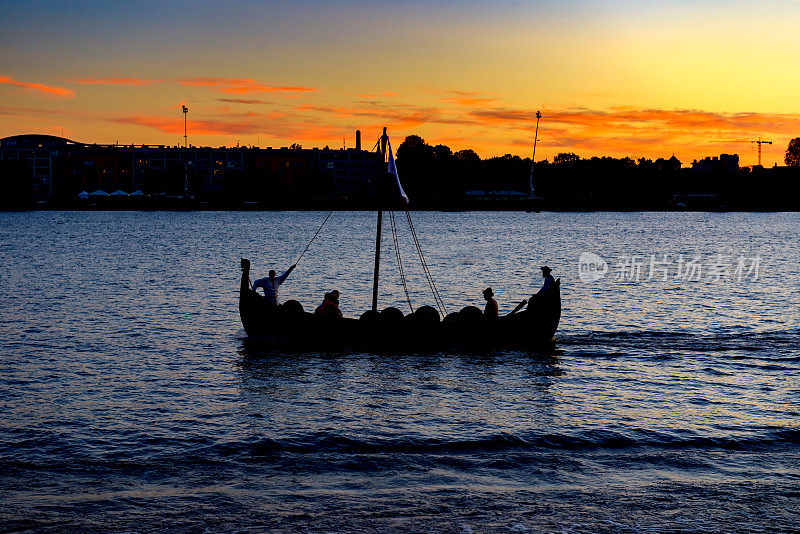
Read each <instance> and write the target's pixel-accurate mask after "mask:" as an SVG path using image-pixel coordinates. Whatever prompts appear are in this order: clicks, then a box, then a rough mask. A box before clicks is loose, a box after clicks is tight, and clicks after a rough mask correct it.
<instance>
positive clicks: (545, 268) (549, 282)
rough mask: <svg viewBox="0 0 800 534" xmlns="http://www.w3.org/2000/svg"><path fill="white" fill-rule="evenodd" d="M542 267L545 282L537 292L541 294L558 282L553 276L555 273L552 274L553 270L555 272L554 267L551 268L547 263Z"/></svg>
mask: <svg viewBox="0 0 800 534" xmlns="http://www.w3.org/2000/svg"><path fill="white" fill-rule="evenodd" d="M540 269H541V270H542V277H543V278H544V284H543V285H542V289H540V290H539V292H538V293H536V294H537V295H540V294H542V293H544V292H546V291H548V290H549V289H550V288H552V287H553V284H555V283H556V281H555V279H554V278H553V275H551V274H550V273H551V272H553V269H551V268H550V267H548V266H547V265H545V266H543V267H540Z"/></svg>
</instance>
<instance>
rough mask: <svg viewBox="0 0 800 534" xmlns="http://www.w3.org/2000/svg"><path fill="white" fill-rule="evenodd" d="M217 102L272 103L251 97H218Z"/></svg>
mask: <svg viewBox="0 0 800 534" xmlns="http://www.w3.org/2000/svg"><path fill="white" fill-rule="evenodd" d="M217 101H218V102H226V103H228V104H272V102H270V101H269V100H258V99H251V98H218V99H217Z"/></svg>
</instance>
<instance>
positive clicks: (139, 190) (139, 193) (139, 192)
mask: <svg viewBox="0 0 800 534" xmlns="http://www.w3.org/2000/svg"><path fill="white" fill-rule="evenodd" d="M128 196H131V197H143V196H144V193H142V190H141V189H137V190H136V191H134V192H133V193H131V194H130V195H128Z"/></svg>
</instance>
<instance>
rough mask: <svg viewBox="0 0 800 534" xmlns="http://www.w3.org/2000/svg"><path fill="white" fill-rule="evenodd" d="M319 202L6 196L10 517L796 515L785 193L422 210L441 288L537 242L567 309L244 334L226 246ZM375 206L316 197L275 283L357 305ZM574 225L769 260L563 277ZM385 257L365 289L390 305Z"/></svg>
mask: <svg viewBox="0 0 800 534" xmlns="http://www.w3.org/2000/svg"><path fill="white" fill-rule="evenodd" d="M322 216H324V214H322V215H320V214H317V213H294V212H292V213H289V212H287V213H102V212H96V213H50V212H39V213H14V214H0V243H2V246H0V260H2V263H0V264H1V265H2V266H3V268H2V271H0V348H2V351H0V371H2V372H1V373H0V398H2V399H3V401H4V402H3V410H2V411H1V412H0V462H2V465H3V466H4V469H3V470H2V472H0V487H2V488H3V491H2V492H0V504H2V506H0V510H2V511H0V520H2V521H3V524H4V525H8V528H10V529H26V528H27V529H33V530H52V531H56V530H57V531H63V530H78V531H85V530H103V529H108V530H136V531H148V530H152V531H164V530H203V529H210V530H221V531H246V530H248V529H250V530H253V529H255V530H270V529H281V530H312V531H323V530H325V531H356V530H368V529H375V530H391V529H398V530H425V531H443V530H447V531H454V530H455V531H465V532H466V531H470V530H472V529H476V530H487V531H494V530H509V529H510V530H515V531H524V530H525V529H529V530H533V531H536V530H543V531H555V530H576V531H586V530H589V531H624V530H635V531H663V530H669V529H672V530H682V531H693V530H704V531H709V530H710V531H713V530H717V531H726V532H727V531H736V530H742V531H748V530H755V529H759V528H766V529H767V530H772V531H780V530H782V529H783V530H791V526H792V525H794V524H796V523H797V520H798V517H797V512H796V506H794V504H795V503H794V501H795V500H796V495H797V492H798V491H800V484H799V483H798V481H800V470H798V467H797V466H798V465H800V462H798V460H800V456H799V453H800V430H799V429H798V427H797V417H798V411H797V405H798V403H799V402H800V389H798V387H797V383H798V378H800V368H799V367H800V352H799V351H798V349H797V347H798V346H800V322H799V321H798V319H799V318H800V297H798V292H799V291H800V274H798V272H797V268H796V266H797V257H798V256H800V254H799V252H800V250H798V247H800V245H798V243H800V235H798V234H799V233H800V224H798V222H800V220H798V216H797V215H794V214H691V213H689V214H687V213H679V214H673V213H669V214H658V213H652V214H651V213H647V214H603V213H592V214H553V213H544V214H537V215H532V214H521V213H506V214H497V213H420V214H415V221H416V223H415V224H416V226H417V231H418V233H419V234H420V238H421V240H422V245H423V247H424V249H425V250H426V253H427V260H428V263H429V265H430V266H431V270H432V272H433V273H434V276H435V278H436V282H437V285H438V287H439V289H440V291H441V293H442V295H443V298H444V301H445V304H446V305H447V306H448V308H450V309H451V310H454V309H460V308H461V307H463V306H465V305H470V304H478V305H480V304H481V302H482V300H481V295H480V291H481V290H482V289H483V288H485V287H487V286H491V287H493V288H494V291H495V293H496V295H497V298H498V300H499V302H500V305H501V312H503V311H510V309H511V308H513V306H514V304H516V302H518V301H519V300H520V299H521V298H524V297H526V296H529V295H530V294H531V293H532V292H533V291H535V290H536V289H537V288H538V286H539V285H540V283H541V278H540V277H539V274H538V272H537V268H538V266H539V265H543V264H548V265H551V266H553V267H555V269H556V272H555V274H556V275H557V276H560V277H561V278H562V283H563V298H564V313H563V316H562V321H561V327H560V330H559V333H558V335H557V340H556V346H555V348H554V350H553V351H552V352H551V353H547V354H528V353H524V352H520V351H508V350H506V351H485V352H475V351H464V350H461V351H453V352H431V353H406V352H397V353H394V354H369V353H363V352H357V351H341V352H331V353H320V352H312V353H309V352H293V353H292V352H287V351H285V350H272V349H269V348H265V347H264V346H263V344H257V343H252V342H250V341H248V340H246V339H242V331H241V323H240V322H239V318H238V309H237V290H238V277H239V270H238V261H239V258H240V257H247V258H250V259H251V260H252V261H253V266H254V273H253V274H254V276H259V275H260V274H261V273H262V272H266V270H267V269H269V268H271V267H274V268H276V269H277V270H280V269H281V268H285V267H288V265H290V264H291V263H292V262H293V261H294V259H295V258H294V254H293V253H294V252H295V250H297V249H298V246H299V245H298V243H303V244H304V243H305V242H307V239H308V238H309V237H310V233H309V229H311V233H313V230H314V229H315V228H316V227H317V226H318V224H319V222H320V220H321V219H320V217H322ZM373 218H374V215H373V214H367V213H335V214H334V215H333V216H332V217H331V221H330V223H329V225H328V226H326V228H325V231H324V232H323V233H321V234H320V237H319V238H318V241H315V243H314V245H313V246H312V248H311V249H310V251H309V254H308V255H307V256H306V257H304V259H303V262H301V265H300V266H299V267H298V269H297V271H296V272H295V273H293V274H292V276H291V277H290V278H289V280H288V281H287V283H286V284H285V285H284V286H282V287H281V290H280V294H281V298H282V299H284V300H285V299H288V298H295V299H298V300H299V301H301V302H302V303H303V304H304V306H305V307H306V309H311V308H313V306H314V305H316V304H317V303H318V301H319V300H320V298H321V295H322V294H323V293H324V292H325V291H330V290H331V289H333V288H337V289H339V290H340V291H341V292H342V307H343V308H344V310H345V313H346V314H347V315H349V316H357V315H358V314H360V312H361V311H363V310H364V309H365V308H366V307H367V306H368V304H369V301H370V297H371V295H370V289H371V288H370V280H371V277H372V272H371V269H372V265H371V261H372V250H371V247H372V239H373V232H374V220H373ZM276 229H279V230H280V231H275V230H276ZM721 236H724V240H723V239H722V238H721ZM385 245H386V246H387V247H388V246H389V242H388V241H387V242H386V243H385ZM401 245H402V246H403V248H404V250H405V251H406V252H407V254H406V255H405V257H408V258H411V257H412V254H411V253H412V252H413V250H411V249H410V246H411V243H410V242H409V241H403V242H402V243H401ZM386 250H387V251H388V250H389V249H388V248H387V249H386ZM584 251H590V252H593V253H597V254H599V255H601V256H603V257H604V258H607V259H609V260H612V259H613V258H616V257H618V256H621V255H631V254H639V255H643V256H647V255H650V254H659V255H660V254H668V255H676V254H687V255H688V254H695V253H697V254H702V255H704V256H710V255H713V254H717V253H720V254H729V255H738V254H742V255H759V256H760V257H761V258H762V272H761V276H760V278H759V280H758V281H755V282H753V281H746V282H742V283H738V282H735V281H731V280H725V281H720V282H719V283H705V282H702V283H700V282H686V283H683V282H676V281H675V280H670V281H668V282H663V281H660V280H654V281H650V282H642V283H639V284H636V283H630V282H624V283H623V282H621V281H617V280H614V279H613V277H607V278H606V279H603V280H601V281H597V282H594V283H582V282H581V281H580V280H579V278H578V273H577V259H578V257H579V256H580V254H581V252H584ZM385 257H386V264H385V269H384V270H383V271H382V274H381V279H382V280H383V283H384V285H383V286H382V293H381V303H382V305H386V306H388V305H401V306H402V301H403V294H402V290H401V287H400V285H399V281H398V279H397V276H396V274H395V270H394V265H393V263H392V262H393V261H394V260H393V258H392V254H389V253H387V254H385ZM407 270H408V272H407V275H408V278H409V284H410V287H411V295H412V299H413V300H414V302H415V303H417V304H423V303H429V302H428V300H426V299H428V298H429V297H428V294H429V291H428V289H427V284H426V282H425V280H424V277H423V275H422V272H421V270H419V269H418V268H417V267H415V266H414V264H413V262H411V263H409V265H408V266H407Z"/></svg>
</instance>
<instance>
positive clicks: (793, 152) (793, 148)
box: [784, 137, 800, 167]
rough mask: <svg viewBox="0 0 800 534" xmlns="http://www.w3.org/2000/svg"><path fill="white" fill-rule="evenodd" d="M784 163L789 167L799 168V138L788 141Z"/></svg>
mask: <svg viewBox="0 0 800 534" xmlns="http://www.w3.org/2000/svg"><path fill="white" fill-rule="evenodd" d="M784 161H785V162H786V165H788V166H789V167H800V137H795V138H794V139H792V140H791V141H789V146H787V147H786V157H785V158H784Z"/></svg>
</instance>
